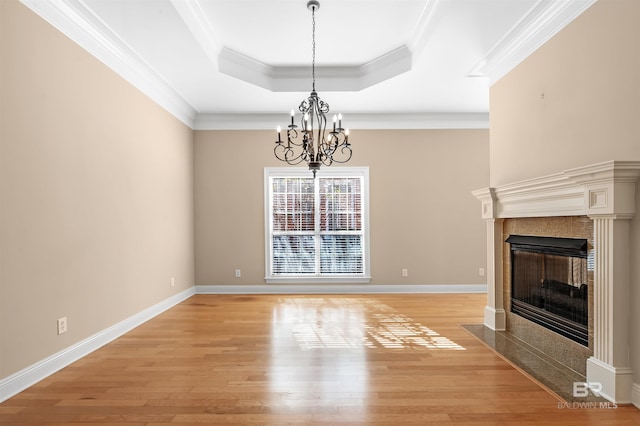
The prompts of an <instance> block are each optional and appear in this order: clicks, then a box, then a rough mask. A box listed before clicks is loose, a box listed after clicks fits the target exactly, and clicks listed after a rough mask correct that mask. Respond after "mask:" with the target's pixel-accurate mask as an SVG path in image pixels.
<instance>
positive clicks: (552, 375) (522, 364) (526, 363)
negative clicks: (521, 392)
mask: <svg viewBox="0 0 640 426" xmlns="http://www.w3.org/2000/svg"><path fill="white" fill-rule="evenodd" d="M462 327H463V328H464V329H466V330H467V331H468V332H469V333H471V334H472V335H473V336H475V337H477V338H478V339H479V340H480V341H482V342H484V343H485V344H486V345H487V346H488V347H489V348H491V349H493V350H494V351H495V352H496V353H498V354H499V355H500V356H501V357H503V358H504V359H505V360H506V361H507V362H509V363H510V364H512V365H513V366H515V367H517V368H519V369H520V370H522V371H524V372H525V373H527V374H528V375H529V376H531V377H532V378H533V379H535V380H537V381H538V382H539V383H541V384H542V385H544V386H545V387H547V388H548V389H549V390H551V391H552V392H554V393H555V394H557V395H558V396H559V397H560V398H562V399H564V400H565V401H567V402H607V400H606V399H604V398H602V397H596V396H594V395H592V394H591V393H589V396H588V397H574V396H573V384H574V382H585V381H586V378H585V377H584V376H583V375H581V374H580V373H577V372H576V371H574V370H572V369H570V368H568V367H566V366H564V365H562V364H560V363H559V362H557V361H556V360H554V359H552V358H550V357H548V356H547V355H545V354H544V353H542V352H540V351H539V350H537V349H535V348H533V347H532V346H530V345H528V344H527V343H526V342H524V341H522V340H520V339H518V338H517V337H515V336H513V335H511V334H510V333H509V332H505V331H493V330H491V329H490V328H488V327H486V326H484V325H483V324H466V325H462Z"/></svg>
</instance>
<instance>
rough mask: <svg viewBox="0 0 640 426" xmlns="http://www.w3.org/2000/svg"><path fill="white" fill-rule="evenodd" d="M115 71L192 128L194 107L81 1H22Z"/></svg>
mask: <svg viewBox="0 0 640 426" xmlns="http://www.w3.org/2000/svg"><path fill="white" fill-rule="evenodd" d="M20 1H21V2H22V4H24V5H25V6H26V7H28V8H29V9H31V10H32V11H33V12H34V13H36V14H37V15H39V16H40V17H41V18H43V19H44V20H45V21H47V22H48V23H49V24H51V25H53V26H54V27H55V28H56V29H58V30H59V31H60V32H62V33H63V34H64V35H66V36H67V37H69V38H70V39H71V40H73V41H74V42H75V43H77V44H78V45H79V46H80V47H82V48H83V49H85V50H86V51H88V52H89V53H90V54H91V55H93V56H94V57H96V58H97V59H98V60H99V61H101V62H103V63H104V64H105V65H106V66H108V67H109V68H111V69H112V70H113V71H114V72H116V73H117V74H118V75H120V76H121V77H122V78H124V79H125V80H126V81H128V82H129V83H130V84H132V85H133V86H134V87H136V88H137V89H138V90H140V91H141V92H142V93H144V94H145V95H146V96H148V97H149V98H151V99H152V100H153V101H154V102H156V103H157V104H158V105H160V106H161V107H163V108H164V109H166V110H167V111H168V112H169V113H170V114H172V115H173V116H175V117H176V118H177V119H178V120H180V121H182V122H183V123H184V124H186V125H187V126H189V127H193V122H194V119H195V114H196V111H195V109H194V108H193V107H192V106H191V105H190V104H189V103H188V102H187V101H186V100H185V99H184V98H183V97H182V96H180V94H179V93H178V92H177V91H176V90H175V89H174V88H173V87H171V86H170V85H169V84H168V83H167V82H166V81H165V80H164V79H163V78H162V77H161V76H160V74H159V73H158V72H156V71H155V69H153V68H152V67H151V66H150V65H149V64H148V63H146V62H145V61H144V60H143V59H142V58H140V56H139V55H138V54H137V53H136V52H135V51H134V50H133V49H132V48H131V47H130V46H129V45H127V44H126V43H125V42H124V41H123V40H121V39H120V38H119V37H118V36H117V35H116V34H115V33H114V32H113V31H112V30H111V29H110V28H109V27H108V26H107V25H106V23H104V22H103V21H102V20H100V19H99V18H98V17H97V16H96V15H95V14H93V13H92V12H91V10H90V9H89V7H88V6H87V5H86V4H85V3H84V2H83V1H82V0H20Z"/></svg>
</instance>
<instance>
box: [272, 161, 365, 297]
mask: <svg viewBox="0 0 640 426" xmlns="http://www.w3.org/2000/svg"><path fill="white" fill-rule="evenodd" d="M310 176H311V172H310V171H309V170H308V169H306V168H301V167H265V169H264V227H265V281H266V282H267V284H320V283H327V284H362V283H369V282H370V281H371V266H370V251H371V250H370V244H369V168H368V167H333V166H332V167H330V168H329V167H327V168H322V169H321V170H320V171H319V172H318V176H317V177H316V179H321V178H334V177H335V178H341V177H359V178H362V188H361V191H362V200H361V203H362V204H361V209H362V211H361V219H362V239H363V241H362V249H363V251H364V253H363V258H362V262H363V265H362V266H363V268H362V273H358V274H339V273H332V274H330V275H328V274H322V273H318V274H283V275H274V274H273V273H272V257H273V241H272V237H273V231H272V229H273V212H272V208H273V194H272V187H273V186H272V184H271V182H272V178H283V177H284V178H309V177H310ZM316 202H317V200H316ZM314 235H315V234H314ZM318 235H322V234H318Z"/></svg>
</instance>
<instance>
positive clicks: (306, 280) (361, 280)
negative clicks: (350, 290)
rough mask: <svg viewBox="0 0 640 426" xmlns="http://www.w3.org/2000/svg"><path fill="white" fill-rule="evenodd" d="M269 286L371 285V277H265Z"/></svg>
mask: <svg viewBox="0 0 640 426" xmlns="http://www.w3.org/2000/svg"><path fill="white" fill-rule="evenodd" d="M264 280H265V282H266V283H267V284H369V283H370V282H371V277H364V276H363V277H353V276H335V277H313V276H312V277H304V276H295V277H294V276H286V277H265V279H264Z"/></svg>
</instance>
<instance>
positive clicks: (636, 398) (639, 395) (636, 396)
mask: <svg viewBox="0 0 640 426" xmlns="http://www.w3.org/2000/svg"><path fill="white" fill-rule="evenodd" d="M631 403H632V404H633V405H635V406H636V408H640V383H634V384H633V386H632V387H631Z"/></svg>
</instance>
